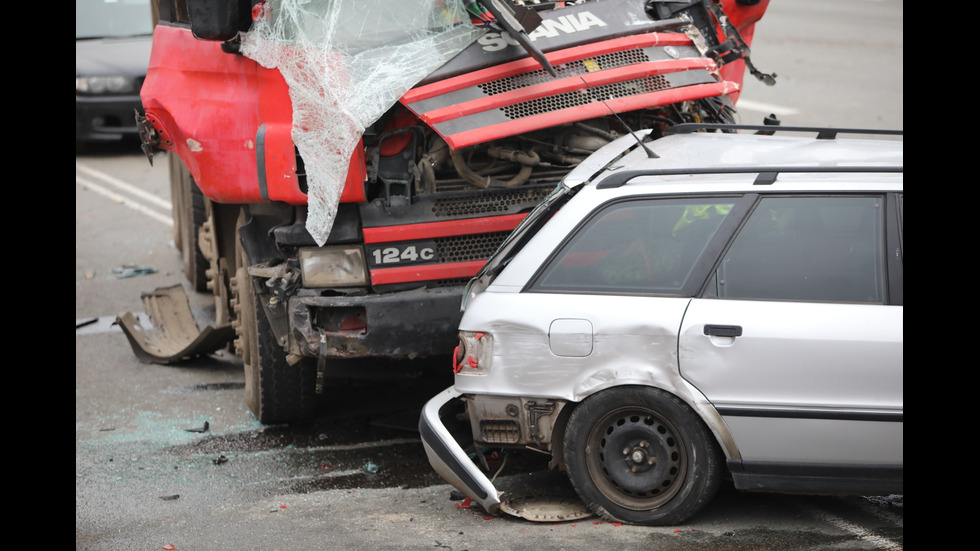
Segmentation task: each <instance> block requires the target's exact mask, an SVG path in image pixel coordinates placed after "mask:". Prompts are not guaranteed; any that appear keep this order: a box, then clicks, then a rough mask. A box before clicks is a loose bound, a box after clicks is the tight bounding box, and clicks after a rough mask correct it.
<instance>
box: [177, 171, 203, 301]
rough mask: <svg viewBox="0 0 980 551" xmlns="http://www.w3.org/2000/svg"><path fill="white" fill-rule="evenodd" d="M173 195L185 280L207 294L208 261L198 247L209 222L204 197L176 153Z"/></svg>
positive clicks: (178, 244) (178, 243)
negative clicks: (201, 233) (200, 237)
mask: <svg viewBox="0 0 980 551" xmlns="http://www.w3.org/2000/svg"><path fill="white" fill-rule="evenodd" d="M168 156H169V158H170V194H171V200H172V202H173V217H174V245H175V246H176V247H177V250H178V251H180V256H181V261H182V262H183V265H184V276H185V277H187V281H189V282H190V284H191V287H192V288H193V289H194V290H195V291H197V292H199V293H204V292H207V290H208V275H207V269H208V266H209V263H208V260H207V259H206V258H205V257H204V253H202V252H201V248H200V247H199V246H198V244H197V233H198V231H199V230H200V228H201V226H202V225H204V222H205V220H206V219H207V214H206V211H205V208H204V194H203V193H202V192H201V188H199V187H197V183H195V182H194V178H193V177H192V176H191V173H190V171H188V170H187V167H186V166H184V163H183V161H181V160H180V157H178V156H177V154H176V153H170V154H169V155H168Z"/></svg>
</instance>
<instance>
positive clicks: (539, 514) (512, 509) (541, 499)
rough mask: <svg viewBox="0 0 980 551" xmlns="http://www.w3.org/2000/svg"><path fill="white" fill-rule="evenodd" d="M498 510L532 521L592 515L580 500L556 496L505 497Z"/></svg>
mask: <svg viewBox="0 0 980 551" xmlns="http://www.w3.org/2000/svg"><path fill="white" fill-rule="evenodd" d="M500 510H501V511H503V512H505V513H507V514H508V515H511V516H515V517H521V518H524V519H527V520H530V521H533V522H565V521H569V520H581V519H584V518H588V517H591V516H593V515H594V513H593V512H592V511H591V510H589V508H588V507H586V506H585V504H584V503H582V502H581V501H580V500H577V499H571V498H566V497H557V496H531V497H515V498H510V499H505V500H503V501H501V502H500Z"/></svg>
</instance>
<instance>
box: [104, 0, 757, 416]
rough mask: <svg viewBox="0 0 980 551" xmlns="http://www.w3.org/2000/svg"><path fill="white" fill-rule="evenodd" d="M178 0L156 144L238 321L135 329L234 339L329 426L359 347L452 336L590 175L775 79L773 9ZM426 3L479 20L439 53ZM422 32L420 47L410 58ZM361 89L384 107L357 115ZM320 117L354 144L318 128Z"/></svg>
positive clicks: (184, 240) (407, 351)
mask: <svg viewBox="0 0 980 551" xmlns="http://www.w3.org/2000/svg"><path fill="white" fill-rule="evenodd" d="M158 4H159V5H158V7H156V6H155V7H156V9H157V12H156V13H157V17H158V22H157V24H156V27H155V32H154V35H153V52H152V56H151V59H150V64H149V70H148V73H147V77H146V81H145V83H144V85H143V88H142V91H141V98H142V102H143V107H144V111H145V113H144V114H140V113H137V120H138V124H139V126H140V128H141V137H142V140H143V149H144V151H146V152H147V154H148V155H149V156H150V160H151V162H152V160H153V154H154V152H155V151H157V150H165V151H167V152H168V155H167V158H168V159H169V164H170V170H171V182H172V192H173V201H174V216H175V241H176V243H177V244H178V247H179V248H180V249H181V251H182V254H183V259H184V271H185V274H186V275H187V277H188V278H189V280H190V282H191V284H192V287H193V288H194V289H195V290H198V291H208V290H210V292H212V293H213V294H214V296H215V300H216V315H217V323H216V325H217V326H218V328H219V329H222V328H224V329H227V330H226V331H215V332H214V333H213V334H211V335H207V336H200V335H193V334H190V333H194V332H196V331H197V328H196V325H194V324H193V322H191V323H190V326H193V327H191V328H188V327H185V328H179V327H173V326H171V327H167V328H166V329H167V330H168V331H169V332H170V334H171V335H173V334H179V333H180V332H181V331H184V332H187V333H189V334H190V335H189V337H188V340H189V341H193V342H192V343H191V344H190V345H189V346H188V347H187V348H181V349H179V350H177V351H167V350H162V349H160V348H157V349H152V346H148V345H147V342H148V341H151V340H152V339H149V338H143V339H136V338H133V334H134V333H137V332H138V331H139V330H140V328H139V327H136V326H134V323H133V322H132V321H131V320H130V321H129V322H125V320H124V323H123V328H124V329H125V330H126V332H127V335H130V338H131V341H133V344H134V350H136V351H137V354H138V355H140V356H141V357H144V358H149V359H150V360H151V361H159V362H163V363H169V362H173V361H177V360H179V359H180V358H182V357H186V356H187V355H192V354H194V353H199V352H201V351H202V350H203V351H205V352H206V351H208V350H213V349H214V347H215V346H220V345H221V342H222V339H225V338H227V340H230V339H231V335H232V331H233V335H234V348H235V350H236V352H237V353H238V354H240V355H241V357H242V359H243V363H244V367H245V373H246V389H245V391H246V401H247V403H248V405H249V407H250V408H251V410H252V411H253V412H254V414H255V415H256V417H257V418H258V419H259V420H260V421H261V422H263V423H276V422H285V421H294V420H301V419H304V418H306V417H308V416H309V415H310V414H311V413H312V412H313V411H314V407H315V404H316V402H317V398H318V394H319V393H321V392H322V390H323V388H324V384H325V383H324V381H325V380H326V378H327V377H329V376H330V375H331V374H332V371H333V369H334V366H335V365H336V364H338V363H342V362H338V360H344V359H352V358H385V359H410V358H424V357H427V356H435V355H444V354H445V353H446V351H447V350H452V348H453V346H454V345H455V343H456V339H457V335H456V329H457V324H458V322H459V319H460V315H461V314H460V302H461V299H462V295H463V289H464V286H465V284H466V282H467V281H468V279H469V278H471V277H472V276H473V275H474V274H476V272H477V271H478V270H479V269H480V267H481V266H482V265H483V263H484V262H485V260H486V259H487V258H488V257H489V256H490V255H491V254H492V253H493V252H494V251H495V250H496V248H497V247H498V246H499V244H500V243H501V242H502V241H503V239H504V238H505V237H506V236H507V235H508V233H509V232H510V231H511V230H512V229H513V228H514V227H515V226H516V225H517V224H518V223H519V222H520V221H521V220H522V219H523V218H524V217H525V216H526V214H527V213H528V212H530V210H531V209H532V208H533V207H534V206H535V205H537V204H538V203H539V202H541V201H542V200H543V199H544V198H545V197H547V196H548V194H549V193H550V192H551V191H552V190H554V189H555V187H556V185H557V183H558V182H559V181H560V180H561V179H562V177H563V176H564V175H565V174H566V173H567V172H568V171H569V170H571V168H572V167H574V166H576V165H578V164H579V163H581V162H582V161H583V160H584V159H585V158H586V157H588V156H589V155H590V154H591V153H593V152H594V151H596V150H597V149H599V148H600V147H602V146H603V145H605V144H606V143H608V142H609V141H611V140H613V139H615V138H616V137H619V136H622V135H624V134H627V133H630V132H632V131H633V130H635V129H637V128H652V129H654V132H652V135H653V136H654V137H656V136H657V135H658V133H659V132H660V131H662V130H663V129H665V128H667V127H670V126H672V125H674V124H678V123H682V122H719V123H723V122H732V121H733V117H734V116H735V110H734V105H735V103H736V101H737V98H738V94H739V90H740V86H741V83H742V77H743V73H744V72H745V71H746V68H747V69H748V70H749V71H750V72H751V73H752V74H754V75H755V76H757V77H758V78H760V79H762V80H764V81H766V82H767V83H771V82H772V76H771V75H765V74H763V73H760V72H759V71H757V70H756V69H755V68H754V67H753V66H752V65H751V62H750V60H749V49H748V47H749V44H750V42H751V39H752V34H753V29H754V26H755V24H756V22H757V21H758V20H759V19H760V18H761V17H762V15H763V14H764V12H765V10H766V7H767V5H768V0H720V1H719V0H702V1H694V2H672V1H658V0H594V1H580V2H540V3H531V2H510V1H505V0H470V1H467V0H411V1H408V0H406V1H395V2H385V1H381V0H372V1H364V2H337V1H335V0H321V1H319V2H318V1H316V0H314V1H312V2H293V1H289V0H282V1H278V0H265V1H264V2H263V1H261V0H259V1H256V0H159V2H158ZM338 6H339V8H338ZM406 9H411V10H413V13H411V14H409V13H408V12H406V11H405V10H406ZM330 10H333V11H335V12H337V13H339V15H337V13H334V14H332V15H330V16H329V18H324V14H325V13H326V12H328V11H330ZM452 10H456V11H452ZM421 12H425V13H423V15H424V16H425V17H423V18H421V19H419V18H418V17H416V18H415V20H413V21H411V22H410V23H408V26H409V27H419V26H421V27H426V26H429V27H431V28H423V29H421V30H422V31H426V32H428V31H433V30H437V31H439V32H442V30H443V29H444V28H449V27H453V28H455V29H461V30H460V33H459V34H457V35H456V38H455V40H456V41H457V45H456V46H455V50H453V49H449V50H444V51H440V52H439V55H440V56H442V57H437V56H435V54H433V56H430V55H429V53H430V51H433V49H436V48H439V46H432V45H431V44H430V42H427V41H428V40H430V38H431V36H432V33H429V34H426V33H425V32H423V33H416V32H406V27H405V26H397V25H401V22H400V19H404V18H406V17H408V16H409V15H411V16H413V17H414V16H416V15H418V14H419V13H421ZM432 14H435V15H432ZM447 14H448V15H447ZM383 18H384V19H385V20H384V21H382V19H383ZM449 19H451V20H452V21H450V22H449V23H447V20H449ZM418 20H421V21H423V23H421V24H420V23H418ZM273 24H275V25H278V26H277V27H276V32H278V33H279V34H278V35H275V36H276V37H278V38H280V39H281V38H283V37H286V38H289V39H292V38H295V35H300V34H301V35H303V36H304V37H307V38H308V37H310V36H313V37H314V38H313V39H312V40H310V41H307V42H303V41H297V40H288V41H283V40H280V41H279V42H276V41H275V40H271V39H270V40H265V41H263V42H259V43H257V41H256V36H257V35H256V33H258V32H259V31H260V28H259V27H262V26H264V27H263V28H265V29H268V28H270V25H273ZM331 25H332V26H333V28H334V30H335V31H336V32H337V34H336V35H335V36H334V37H333V38H332V39H331V41H328V42H317V40H318V38H317V36H319V35H318V34H317V33H321V34H322V32H324V31H323V29H325V28H327V27H330V26H331ZM437 27H438V29H437ZM311 29H316V32H315V33H311V32H310V30H311ZM407 30H408V31H414V30H418V29H412V28H408V29H407ZM263 32H264V31H263ZM269 36H272V35H269ZM460 36H462V38H461V39H460V38H459V37H460ZM460 40H462V42H460ZM406 44H407V45H410V46H413V47H415V48H416V49H415V50H411V51H414V52H421V55H419V54H418V53H416V54H409V55H408V56H407V58H406V57H405V56H404V55H402V58H401V61H398V60H396V59H395V58H396V57H397V55H399V54H397V53H396V50H399V48H401V47H402V46H403V45H406ZM389 49H390V51H391V52H392V53H391V55H390V56H389V55H388V53H387V52H388V51H389ZM355 50H356V52H354V51H355ZM298 51H303V52H309V51H312V52H314V53H315V54H319V57H311V58H305V59H306V61H303V62H302V63H300V64H299V66H298V67H296V66H294V67H290V68H289V70H288V71H287V69H286V68H285V65H282V66H270V63H269V62H268V61H266V60H265V58H263V57H262V54H268V53H270V52H271V53H276V54H278V55H285V56H286V57H289V56H290V55H291V54H293V53H295V52H298ZM399 51H400V50H399ZM352 52H354V53H352ZM357 52H367V53H368V54H369V55H373V56H374V58H373V59H374V61H372V62H371V63H369V64H366V65H365V64H364V63H363V62H362V61H356V60H354V58H353V57H352V56H353V55H355V54H356V53H357ZM379 53H380V55H379ZM389 58H390V59H389ZM257 59H258V60H261V61H263V63H265V65H263V63H260V61H257ZM369 59H370V58H369ZM406 59H407V60H408V63H407V64H406V63H405V60H406ZM310 60H314V61H310ZM389 62H390V63H391V65H388V63H389ZM358 63H359V64H360V65H363V66H364V67H360V68H358V67H355V64H358ZM397 63H401V65H398V64H397ZM426 63H428V64H429V65H430V66H431V65H432V64H433V63H435V64H436V66H435V67H434V68H431V69H430V68H429V66H426V65H425V64H426ZM372 64H373V65H372ZM416 65H417V66H416ZM338 67H339V68H340V69H339V70H338ZM413 70H414V71H420V70H422V71H425V73H424V74H421V75H419V76H418V77H413V76H411V73H412V71H413ZM358 71H360V73H358ZM328 73H329V74H330V76H331V78H333V79H334V80H319V81H318V80H316V78H317V77H318V76H322V75H326V74H328ZM373 73H378V74H377V75H376V74H373ZM358 74H359V75H368V76H367V77H362V76H358ZM392 74H395V75H398V76H403V77H406V78H410V79H411V80H410V81H408V82H407V85H405V89H404V90H401V89H397V86H394V85H389V84H385V83H384V82H385V81H383V83H382V84H381V85H380V86H379V87H377V88H373V89H369V90H372V91H370V92H367V93H361V94H360V95H359V96H355V97H347V98H338V97H334V95H333V94H334V92H335V90H334V87H345V86H347V81H346V80H345V79H348V78H350V79H356V78H376V77H378V75H380V76H382V77H385V76H390V75H392ZM337 75H340V77H339V78H340V81H338V80H337V78H338V76H337ZM308 78H309V79H311V81H312V84H311V85H310V86H308V87H307V88H304V87H303V86H304V85H303V83H302V82H301V81H303V79H308ZM338 82H339V83H338ZM352 89H353V90H354V91H355V92H356V91H357V90H358V88H357V87H356V86H355V87H354V88H352ZM308 90H312V91H313V92H314V95H315V96H317V97H316V98H314V100H312V102H311V101H310V100H308V99H304V98H303V97H302V96H301V92H306V91H308ZM375 92H377V94H376V93H375ZM392 92H393V93H395V94H396V95H395V96H394V97H393V98H392V100H391V101H390V102H389V103H390V104H389V103H385V102H384V101H383V98H381V96H383V95H384V93H392ZM344 101H346V102H348V103H351V104H353V105H354V106H355V107H358V108H360V107H362V106H363V105H365V104H368V103H370V102H375V103H379V104H380V105H381V107H380V109H378V108H375V109H376V114H377V117H376V120H368V121H362V124H361V125H360V126H358V125H357V124H351V125H350V128H346V127H344V125H345V124H347V123H348V122H349V119H350V117H347V115H345V113H346V111H344V109H346V107H345V106H344V105H343V102H344ZM310 111H313V112H312V113H310ZM311 114H312V116H313V119H312V120H320V119H318V118H317V117H319V116H321V115H326V118H325V119H323V120H320V122H318V123H316V124H319V125H320V126H323V127H324V128H325V130H326V131H329V132H334V131H336V130H337V127H338V126H340V127H342V128H340V130H341V132H340V135H342V136H343V137H345V139H347V140H348V141H349V142H350V145H344V144H341V143H339V142H335V141H333V139H332V138H330V139H324V138H323V137H322V136H321V135H317V134H315V132H314V131H315V130H316V129H315V128H313V126H315V124H314V123H309V122H308V121H309V120H311V119H309V117H310V115H311ZM335 115H336V116H335ZM303 117H305V118H303ZM331 117H332V118H331ZM324 120H325V121H326V122H325V123H324V122H323V121H324ZM331 135H332V134H331ZM311 138H312V140H311ZM337 159H340V160H341V161H342V162H341V163H340V164H339V165H338V163H337ZM331 163H333V164H331ZM314 165H315V167H314ZM325 182H326V185H325ZM324 190H326V192H327V200H326V201H324V200H322V198H320V195H321V194H322V192H323V191H324ZM331 194H332V195H331ZM314 197H317V199H316V201H314ZM314 202H315V203H316V204H315V205H314ZM314 211H316V212H314ZM313 217H316V222H315V223H311V219H312V218H313ZM324 220H325V222H324ZM144 300H146V298H144ZM158 307H159V305H158ZM166 319H167V317H166V316H164V315H159V316H158V319H157V320H154V321H155V325H161V324H162V323H164V321H163V320H166ZM170 323H171V325H174V324H179V323H181V322H179V321H170ZM144 337H146V335H144ZM227 340H226V341H225V345H226V346H227ZM137 341H140V343H137ZM202 343H204V344H202ZM215 343H217V344H215ZM202 346H203V348H202ZM208 347H210V348H208ZM140 348H142V350H140ZM161 350H162V351H161Z"/></svg>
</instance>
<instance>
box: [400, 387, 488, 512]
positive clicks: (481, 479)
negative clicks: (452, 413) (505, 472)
mask: <svg viewBox="0 0 980 551" xmlns="http://www.w3.org/2000/svg"><path fill="white" fill-rule="evenodd" d="M460 396H461V394H460V393H459V392H457V391H456V390H455V389H454V388H453V387H449V388H447V389H446V390H444V391H442V392H440V393H439V394H437V395H436V396H434V397H433V398H432V399H430V400H429V401H428V402H427V403H426V404H425V408H424V409H423V410H422V416H421V417H420V418H419V433H420V434H421V435H422V445H423V446H424V447H425V454H426V455H427V456H428V457H429V463H430V464H431V465H432V468H433V469H435V471H436V472H437V473H438V474H439V476H441V477H442V478H443V479H444V480H445V481H446V482H448V483H449V484H451V485H452V486H453V487H454V488H456V489H457V490H459V491H460V492H462V493H463V494H464V495H466V496H467V497H469V498H472V499H473V500H474V501H476V502H477V503H479V504H480V505H482V506H483V508H484V509H486V511H487V512H488V513H490V514H496V513H497V512H498V511H499V510H500V493H499V492H497V489H496V488H495V487H494V485H493V483H492V482H490V479H488V478H487V476H486V475H485V474H483V472H482V471H481V470H480V469H479V468H478V467H477V466H476V464H475V463H473V461H471V460H470V458H469V456H467V455H466V452H465V451H463V448H462V447H461V446H460V445H459V443H458V442H457V441H456V439H455V438H453V436H452V434H451V433H450V432H449V429H447V428H446V425H445V424H444V423H443V421H442V417H441V415H440V412H441V411H442V410H443V408H444V406H446V405H447V404H449V403H450V402H452V401H454V400H456V399H458V398H459V397H460Z"/></svg>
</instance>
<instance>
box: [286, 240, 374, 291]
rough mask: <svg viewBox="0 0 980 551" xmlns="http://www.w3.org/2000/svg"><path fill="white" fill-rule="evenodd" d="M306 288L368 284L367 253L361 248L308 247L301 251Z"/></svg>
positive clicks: (301, 265)
mask: <svg viewBox="0 0 980 551" xmlns="http://www.w3.org/2000/svg"><path fill="white" fill-rule="evenodd" d="M299 264H300V269H301V270H302V271H303V285H304V286H306V287H364V286H366V285H368V276H367V269H366V264H365V262H364V250H363V249H361V248H360V247H306V248H302V249H300V250H299Z"/></svg>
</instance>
